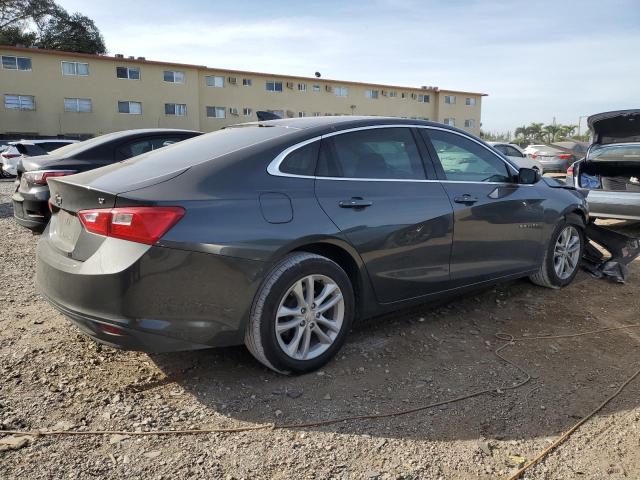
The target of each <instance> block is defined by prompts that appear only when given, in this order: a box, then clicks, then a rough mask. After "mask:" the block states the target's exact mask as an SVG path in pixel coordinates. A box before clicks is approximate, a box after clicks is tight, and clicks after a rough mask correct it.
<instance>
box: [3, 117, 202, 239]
mask: <svg viewBox="0 0 640 480" xmlns="http://www.w3.org/2000/svg"><path fill="white" fill-rule="evenodd" d="M200 133H201V132H196V131H191V130H177V129H165V128H150V129H139V130H124V131H122V132H115V133H108V134H106V135H101V136H99V137H96V138H92V139H90V140H85V141H84V142H81V143H75V144H73V145H68V146H66V147H63V148H59V149H57V150H54V151H53V152H51V153H50V154H49V155H39V156H35V157H28V158H22V159H21V160H20V162H19V163H18V167H17V175H18V179H17V181H16V190H15V193H14V194H13V197H12V200H13V216H14V218H15V220H16V222H18V223H19V224H20V225H22V226H24V227H27V228H30V229H31V230H34V231H40V230H42V229H44V227H45V225H46V224H47V222H48V221H49V215H50V212H49V207H48V204H47V202H48V201H49V185H48V181H49V179H50V178H53V177H62V176H66V175H73V174H75V173H79V172H84V171H87V170H92V169H94V168H99V167H104V166H105V165H111V164H112V163H114V162H120V161H122V160H125V159H127V158H131V157H135V156H136V155H140V154H142V153H145V152H150V151H152V150H156V149H158V148H162V147H164V146H167V145H170V144H172V143H175V142H180V141H182V140H185V139H187V138H192V137H194V136H196V135H200ZM150 175H153V171H152V170H151V171H150Z"/></svg>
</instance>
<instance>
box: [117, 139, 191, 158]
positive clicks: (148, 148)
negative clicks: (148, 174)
mask: <svg viewBox="0 0 640 480" xmlns="http://www.w3.org/2000/svg"><path fill="white" fill-rule="evenodd" d="M180 140H183V138H182V137H180V138H179V137H154V138H141V139H138V140H134V141H132V142H129V143H125V144H124V145H122V146H120V147H119V148H118V152H117V155H116V159H117V160H126V159H127V158H131V157H136V156H138V155H142V154H143V153H147V152H152V151H153V150H157V149H159V148H162V147H166V146H169V145H172V144H174V143H176V142H179V141H180Z"/></svg>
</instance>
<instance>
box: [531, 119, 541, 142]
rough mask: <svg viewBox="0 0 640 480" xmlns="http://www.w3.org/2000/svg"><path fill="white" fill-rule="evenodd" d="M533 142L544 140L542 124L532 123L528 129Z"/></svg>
mask: <svg viewBox="0 0 640 480" xmlns="http://www.w3.org/2000/svg"><path fill="white" fill-rule="evenodd" d="M527 130H528V131H529V137H530V139H531V141H533V142H536V141H540V140H542V135H543V131H542V123H531V124H529V126H528V127H527Z"/></svg>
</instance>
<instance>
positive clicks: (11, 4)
mask: <svg viewBox="0 0 640 480" xmlns="http://www.w3.org/2000/svg"><path fill="white" fill-rule="evenodd" d="M0 44H4V45H24V46H27V47H38V48H46V49H50V50H65V51H70V52H80V53H93V54H104V53H106V52H107V49H106V47H105V44H104V39H103V38H102V35H101V34H100V30H99V29H98V27H97V26H96V24H95V23H94V22H93V20H91V19H90V18H89V17H87V16H85V15H82V14H80V13H74V14H72V15H70V14H69V13H68V12H67V11H66V10H65V9H64V8H62V7H60V6H59V5H57V4H56V3H55V1H53V0H0Z"/></svg>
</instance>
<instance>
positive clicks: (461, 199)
mask: <svg viewBox="0 0 640 480" xmlns="http://www.w3.org/2000/svg"><path fill="white" fill-rule="evenodd" d="M453 201H454V202H456V203H464V204H466V205H471V204H472V203H476V202H477V201H478V199H477V198H476V197H472V196H471V195H469V194H468V193H465V194H464V195H461V196H459V197H455V198H454V199H453Z"/></svg>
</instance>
